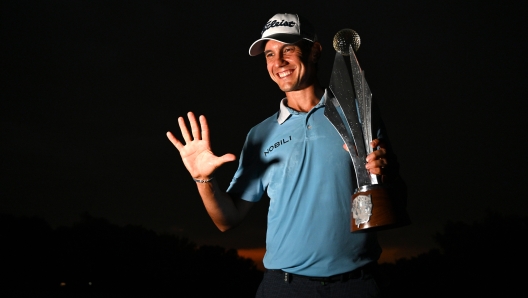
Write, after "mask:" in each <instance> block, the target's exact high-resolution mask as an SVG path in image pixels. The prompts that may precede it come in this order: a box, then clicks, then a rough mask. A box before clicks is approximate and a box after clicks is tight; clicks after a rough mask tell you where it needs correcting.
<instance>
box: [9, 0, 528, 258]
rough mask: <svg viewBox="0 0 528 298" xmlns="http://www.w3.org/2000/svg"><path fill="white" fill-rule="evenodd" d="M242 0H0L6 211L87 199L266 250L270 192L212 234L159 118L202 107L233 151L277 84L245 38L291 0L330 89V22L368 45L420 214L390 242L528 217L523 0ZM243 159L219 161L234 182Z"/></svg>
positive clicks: (113, 213) (161, 227)
mask: <svg viewBox="0 0 528 298" xmlns="http://www.w3.org/2000/svg"><path fill="white" fill-rule="evenodd" d="M237 2H239V3H240V4H238V5H237V4H235V3H236V2H235V1H231V2H221V1H179V2H177V1H94V0H76V1H14V0H12V1H9V0H4V1H2V4H1V11H2V17H1V19H0V20H1V27H0V32H1V35H0V38H1V42H0V48H1V51H2V59H1V74H2V78H1V79H2V87H1V89H0V96H1V101H0V102H1V109H0V111H1V115H2V116H1V119H0V121H1V140H2V146H0V148H1V154H2V158H1V169H2V178H1V179H2V180H1V194H0V195H1V199H0V212H3V213H12V214H14V215H27V216H32V215H37V216H39V217H42V218H44V219H46V220H47V221H48V222H49V223H51V224H52V225H53V226H58V225H70V224H72V223H73V222H76V221H78V220H79V218H80V217H79V216H80V214H81V213H83V212H88V213H89V214H91V215H92V216H96V217H104V218H107V219H109V220H110V221H111V222H113V223H117V224H119V225H126V224H133V225H141V226H143V227H146V228H148V229H153V230H155V231H157V232H160V233H176V234H177V235H182V236H186V237H189V238H190V239H191V240H193V241H196V242H198V243H200V244H218V245H222V246H225V247H228V248H230V247H234V248H256V247H263V246H264V243H265V226H266V218H265V216H266V208H267V205H266V201H263V202H262V203H260V204H257V207H256V208H254V210H252V212H251V213H250V215H249V218H248V219H247V220H246V221H245V222H244V223H243V224H242V225H241V226H239V227H238V228H237V229H235V230H233V231H230V232H227V233H220V232H219V231H218V230H217V229H216V228H215V227H214V225H213V223H212V221H211V220H210V219H209V217H208V216H207V214H206V212H205V209H204V208H203V204H202V202H201V200H200V198H199V196H198V194H197V192H196V189H195V183H194V182H193V181H192V180H191V177H190V175H189V174H188V173H187V171H186V170H185V168H184V167H183V164H182V162H181V160H180V157H179V154H178V151H177V150H176V149H175V148H174V147H173V146H172V144H171V143H170V142H169V141H168V140H167V139H166V136H165V133H166V131H168V130H171V131H173V132H174V133H175V134H176V135H177V136H179V129H178V125H177V117H178V116H182V115H185V114H186V113H187V112H188V111H191V110H192V111H194V112H195V113H197V114H204V115H206V116H207V117H208V120H209V125H210V127H211V130H212V132H211V133H212V142H213V143H212V146H213V150H214V152H215V153H216V154H219V155H221V154H225V153H234V154H235V155H237V156H238V154H239V152H240V150H241V147H242V144H243V141H244V138H245V135H246V133H247V132H248V131H249V129H250V128H251V127H252V126H254V125H255V124H257V123H259V122H260V121H262V120H263V119H265V118H266V117H268V116H269V115H271V114H272V113H274V112H276V110H277V109H278V105H279V100H280V99H281V98H282V97H283V94H282V93H281V92H280V90H279V89H278V88H277V87H276V86H275V85H274V83H273V82H272V81H271V80H270V79H269V76H268V75H267V72H266V69H265V62H264V59H263V58H262V57H250V56H249V55H248V48H249V45H250V44H251V43H252V42H253V41H254V40H256V39H257V38H258V37H259V33H260V30H261V28H262V26H263V25H264V23H265V22H266V21H267V20H268V19H269V18H270V17H271V16H272V15H274V14H275V13H277V12H297V13H300V14H302V15H304V16H306V17H307V18H308V19H310V20H311V22H312V23H313V24H314V25H315V26H316V28H317V31H318V36H319V39H320V41H321V43H322V45H323V58H322V61H321V63H320V81H321V83H322V84H323V85H325V86H326V85H327V83H328V79H329V77H330V71H331V65H332V61H333V58H334V53H335V52H334V50H333V49H332V45H331V42H332V38H333V36H334V34H335V33H336V32H337V31H339V30H340V29H343V28H352V29H354V30H355V31H357V32H358V33H359V35H360V36H361V40H362V45H361V48H360V50H359V52H358V59H359V62H360V64H361V66H362V68H363V69H364V70H365V73H366V78H367V81H368V83H369V86H370V88H371V90H372V92H373V98H374V100H375V101H376V102H377V104H378V105H379V107H380V109H381V111H382V115H383V119H384V121H385V123H386V125H387V127H388V132H389V136H390V138H391V140H392V143H393V147H394V150H395V152H396V154H397V155H398V158H399V162H400V164H401V174H402V176H403V178H404V179H405V180H406V181H407V184H408V187H409V206H408V212H409V214H410V216H411V218H412V221H413V225H411V226H408V227H405V228H400V229H396V230H391V231H386V232H382V233H380V240H381V242H382V244H383V246H384V247H385V248H386V249H387V251H391V250H399V251H401V250H402V249H405V251H406V253H407V255H409V254H415V253H418V252H424V251H427V250H428V249H429V248H432V247H434V246H435V244H434V242H433V239H432V235H434V234H435V233H436V232H437V231H440V230H441V229H442V227H443V226H444V224H445V223H446V222H447V221H449V220H462V221H466V222H472V221H474V220H477V219H480V218H482V217H483V216H484V215H485V214H486V212H488V211H492V212H499V213H501V214H521V215H526V214H528V203H527V201H528V200H527V197H526V191H525V188H524V185H525V182H524V180H525V176H526V174H525V169H526V168H527V163H526V160H527V158H526V154H525V153H524V151H525V150H524V146H523V144H524V136H523V135H522V131H524V129H525V128H526V127H527V126H526V122H527V121H526V118H527V117H526V115H525V114H526V113H525V112H526V108H525V104H524V101H525V99H526V93H527V92H526V87H525V81H526V71H525V69H526V64H527V63H526V60H527V59H526V58H525V57H524V55H525V53H526V52H527V42H526V40H527V38H526V36H525V32H524V31H523V28H524V27H525V25H526V21H525V20H524V19H525V15H524V14H523V11H524V10H523V9H522V8H521V4H520V3H519V4H517V2H514V1H500V3H499V1H493V2H492V1H488V2H490V3H484V2H483V1H435V3H429V2H426V1H391V2H390V3H388V2H389V1H383V2H382V1H335V0H329V1H317V2H316V1H266V2H261V1H259V2H254V3H253V4H248V3H249V1H237ZM286 2H287V3H288V4H285V3H286ZM224 3H229V4H224ZM236 165H237V164H236V163H231V164H229V165H227V166H225V167H224V168H222V169H221V170H219V171H218V173H217V179H218V180H219V181H220V183H221V185H222V186H223V187H224V188H226V187H227V186H228V183H229V181H230V179H231V177H232V175H233V173H234V171H235V170H236Z"/></svg>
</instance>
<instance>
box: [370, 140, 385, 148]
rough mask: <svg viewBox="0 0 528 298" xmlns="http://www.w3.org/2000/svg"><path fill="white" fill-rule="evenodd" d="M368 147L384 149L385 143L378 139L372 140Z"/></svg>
mask: <svg viewBox="0 0 528 298" xmlns="http://www.w3.org/2000/svg"><path fill="white" fill-rule="evenodd" d="M370 147H372V148H377V147H380V148H385V143H384V142H383V141H381V140H379V139H374V140H372V142H370Z"/></svg>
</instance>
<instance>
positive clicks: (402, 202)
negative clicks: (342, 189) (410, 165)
mask: <svg viewBox="0 0 528 298" xmlns="http://www.w3.org/2000/svg"><path fill="white" fill-rule="evenodd" d="M405 193H406V192H405V191H404V190H403V188H402V185H400V183H394V184H384V185H383V187H381V186H378V185H373V186H372V187H371V188H370V189H367V190H361V191H358V192H357V193H355V194H354V195H353V196H352V199H351V203H352V205H351V206H354V207H353V208H352V214H351V216H350V217H351V218H350V230H351V231H352V232H359V231H374V230H386V229H392V228H397V227H402V226H406V225H409V224H410V223H411V220H410V218H409V215H408V214H407V211H406V205H407V204H406V199H407V198H406V194H405Z"/></svg>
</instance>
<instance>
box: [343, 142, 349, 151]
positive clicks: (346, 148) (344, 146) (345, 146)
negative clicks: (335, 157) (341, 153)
mask: <svg viewBox="0 0 528 298" xmlns="http://www.w3.org/2000/svg"><path fill="white" fill-rule="evenodd" d="M343 149H345V151H346V152H348V146H347V144H343Z"/></svg>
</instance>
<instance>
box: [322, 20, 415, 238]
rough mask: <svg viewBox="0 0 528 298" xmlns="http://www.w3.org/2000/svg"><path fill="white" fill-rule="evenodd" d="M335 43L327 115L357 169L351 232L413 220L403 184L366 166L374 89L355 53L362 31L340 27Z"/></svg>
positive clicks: (377, 228)
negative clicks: (383, 178) (386, 179)
mask: <svg viewBox="0 0 528 298" xmlns="http://www.w3.org/2000/svg"><path fill="white" fill-rule="evenodd" d="M333 44H334V49H335V50H336V55H335V59H334V66H333V69H332V75H331V77H330V86H329V88H330V91H331V92H332V93H333V95H334V96H333V98H332V99H331V102H327V104H326V108H325V116H326V117H327V118H328V120H329V121H330V122H331V123H332V125H333V126H334V127H335V128H336V130H337V131H338V133H339V134H340V135H341V138H342V139H343V141H344V142H345V144H346V145H347V147H348V152H349V155H350V157H351V159H352V164H353V166H354V171H355V173H356V180H357V186H358V188H357V191H356V192H355V193H354V194H353V195H352V198H351V200H352V202H351V203H352V204H351V206H352V210H351V223H350V229H351V232H358V231H365V230H367V229H368V230H382V229H389V228H395V227H400V226H404V225H407V224H410V219H409V216H408V214H407V212H406V209H405V207H406V206H405V205H406V198H405V196H404V194H403V192H402V191H400V188H399V187H398V186H397V185H391V184H382V183H381V179H380V178H381V177H378V176H376V175H374V174H370V173H369V172H368V171H367V169H366V168H365V165H366V158H367V155H368V154H370V153H372V152H373V148H372V147H371V146H370V142H372V93H371V92H370V89H369V86H368V84H367V82H366V80H365V75H364V72H363V71H362V70H361V68H360V67H359V63H358V61H357V58H356V55H355V53H354V52H355V51H357V50H358V49H359V45H360V38H359V35H358V34H357V33H356V32H355V31H354V30H352V29H343V30H340V31H339V32H338V33H337V34H336V35H335V36H334V42H333ZM348 57H350V58H349V59H347V58H348ZM347 60H349V61H347ZM338 109H340V110H339V111H338Z"/></svg>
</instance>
